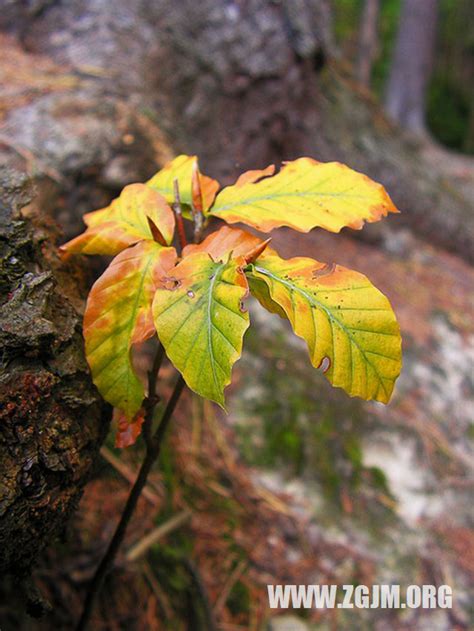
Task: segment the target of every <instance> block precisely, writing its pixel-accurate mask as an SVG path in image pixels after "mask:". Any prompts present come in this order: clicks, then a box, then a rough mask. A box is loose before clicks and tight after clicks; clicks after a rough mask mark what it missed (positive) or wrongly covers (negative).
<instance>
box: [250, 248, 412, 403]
mask: <svg viewBox="0 0 474 631" xmlns="http://www.w3.org/2000/svg"><path fill="white" fill-rule="evenodd" d="M247 277H248V278H249V284H250V290H251V292H252V293H253V294H254V295H255V296H256V297H257V298H258V299H259V300H260V302H261V303H262V304H263V306H265V307H266V308H267V309H269V310H270V311H273V312H276V313H279V314H280V315H284V316H286V317H287V318H288V320H289V321H290V323H291V325H292V327H293V330H294V331H295V333H296V335H298V336H299V337H302V338H303V339H304V340H305V341H306V343H307V344H308V349H309V353H310V357H311V362H312V364H313V365H314V366H315V367H317V368H321V370H322V371H323V372H324V374H325V375H326V377H327V378H328V380H329V381H330V382H331V383H332V384H333V385H334V386H337V387H339V388H343V389H344V390H345V391H346V392H347V393H348V394H350V395H351V396H358V397H362V398H363V399H376V400H377V401H382V402H383V403H387V402H388V401H389V399H390V396H391V394H392V390H393V386H394V382H395V380H396V378H397V377H398V375H399V374H400V370H401V338H400V330H399V326H398V323H397V320H396V318H395V315H394V313H393V311H392V308H391V306H390V303H389V301H388V300H387V298H386V297H385V296H384V295H383V294H382V293H381V292H380V291H379V290H378V289H376V288H375V287H374V286H373V285H372V284H371V283H370V281H369V280H368V279H367V278H366V277H365V276H364V275H362V274H359V273H358V272H354V271H352V270H349V269H346V268H344V267H341V266H339V265H329V266H328V265H324V264H323V263H319V262H317V261H314V260H313V259H310V258H303V257H298V258H293V259H289V260H284V259H281V258H280V257H279V256H278V255H276V254H274V253H270V254H268V253H267V252H265V253H264V254H263V256H262V257H261V258H260V259H258V260H257V261H256V262H255V264H254V265H253V266H252V268H251V271H250V272H247Z"/></svg>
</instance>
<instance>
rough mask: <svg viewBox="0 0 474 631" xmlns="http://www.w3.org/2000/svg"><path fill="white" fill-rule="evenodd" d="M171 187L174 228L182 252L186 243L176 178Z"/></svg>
mask: <svg viewBox="0 0 474 631" xmlns="http://www.w3.org/2000/svg"><path fill="white" fill-rule="evenodd" d="M173 187H174V203H173V211H174V215H175V217H176V226H177V228H178V236H179V243H180V246H181V250H183V249H184V248H185V247H186V246H187V244H188V241H187V239H186V231H185V229H184V221H183V210H182V208H181V198H180V196H179V182H178V180H177V179H176V178H175V179H174V180H173Z"/></svg>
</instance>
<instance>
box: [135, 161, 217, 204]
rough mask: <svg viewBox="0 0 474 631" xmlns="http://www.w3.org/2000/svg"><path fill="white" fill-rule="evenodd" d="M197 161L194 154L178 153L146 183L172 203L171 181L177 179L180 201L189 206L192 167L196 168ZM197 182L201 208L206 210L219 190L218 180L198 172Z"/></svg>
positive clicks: (191, 194)
mask: <svg viewBox="0 0 474 631" xmlns="http://www.w3.org/2000/svg"><path fill="white" fill-rule="evenodd" d="M197 162H198V160H197V157H196V156H186V155H180V156H178V157H177V158H175V159H174V160H172V161H171V162H169V163H168V164H167V165H165V166H164V167H163V169H161V171H158V173H156V174H155V175H154V176H153V177H152V178H151V179H149V180H148V182H147V185H148V186H150V187H151V188H153V189H154V190H156V191H158V193H160V194H161V195H163V197H164V198H165V199H166V201H167V202H169V203H170V204H172V203H173V201H174V185H173V183H174V180H175V179H177V180H178V185H179V196H180V199H181V202H182V203H183V204H187V205H188V206H190V205H191V202H192V199H193V192H192V176H193V169H194V168H196V166H195V165H197ZM199 182H200V185H201V193H202V202H203V210H204V211H206V210H207V209H208V208H209V206H210V205H211V204H212V202H213V201H214V198H215V196H216V193H217V191H218V190H219V182H217V181H216V180H213V179H212V178H210V177H208V176H207V175H203V174H202V173H199Z"/></svg>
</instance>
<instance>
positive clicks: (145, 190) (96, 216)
mask: <svg viewBox="0 0 474 631" xmlns="http://www.w3.org/2000/svg"><path fill="white" fill-rule="evenodd" d="M149 219H151V221H152V222H153V224H154V225H155V226H156V227H157V228H158V229H159V231H160V233H161V234H162V235H163V237H164V238H165V240H166V241H167V243H171V240H172V238H173V233H174V225H175V219H174V214H173V211H172V210H171V208H170V207H169V206H168V204H167V203H166V201H165V200H164V198H163V197H162V196H161V195H160V194H159V193H157V192H156V191H153V190H152V189H150V188H149V187H148V186H145V184H130V185H128V186H126V187H125V188H124V189H123V191H122V192H121V194H120V196H119V197H117V198H116V199H114V200H113V201H112V203H111V204H110V206H107V207H106V208H102V209H101V210H96V211H94V212H92V213H87V214H86V215H84V221H85V223H86V225H87V226H88V228H87V230H86V231H85V232H84V233H83V234H81V235H79V236H78V237H76V238H75V239H72V241H69V242H68V243H66V244H64V245H63V246H61V250H62V251H63V252H67V253H69V254H79V253H82V254H106V255H114V254H117V253H118V252H120V251H121V250H123V249H124V248H127V247H128V246H129V245H133V244H134V243H137V242H138V241H141V240H143V239H153V235H152V232H151V229H150V225H149V221H148V220H149Z"/></svg>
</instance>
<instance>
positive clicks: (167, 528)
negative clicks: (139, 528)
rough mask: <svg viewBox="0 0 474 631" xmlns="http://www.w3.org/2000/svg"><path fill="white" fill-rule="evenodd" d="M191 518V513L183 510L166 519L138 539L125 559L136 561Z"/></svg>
mask: <svg viewBox="0 0 474 631" xmlns="http://www.w3.org/2000/svg"><path fill="white" fill-rule="evenodd" d="M190 518H191V511H189V510H183V511H181V513H178V514H177V515H175V516H174V517H171V519H168V521H166V522H165V523H164V524H160V525H159V526H158V527H157V528H154V529H153V530H152V531H151V532H150V533H148V535H146V536H145V537H143V538H142V539H140V541H138V542H137V543H136V544H135V545H134V546H132V547H131V548H130V549H129V550H128V552H127V554H126V555H125V558H126V560H127V561H130V562H132V561H136V560H137V559H139V558H140V557H141V556H143V555H144V554H145V553H146V552H147V550H148V549H149V548H151V546H152V545H154V544H155V543H156V542H157V541H159V540H160V539H162V538H163V537H164V536H165V535H167V534H169V533H170V532H173V530H176V529H177V528H179V527H180V526H182V525H183V524H184V523H186V522H187V521H188V519H190Z"/></svg>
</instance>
